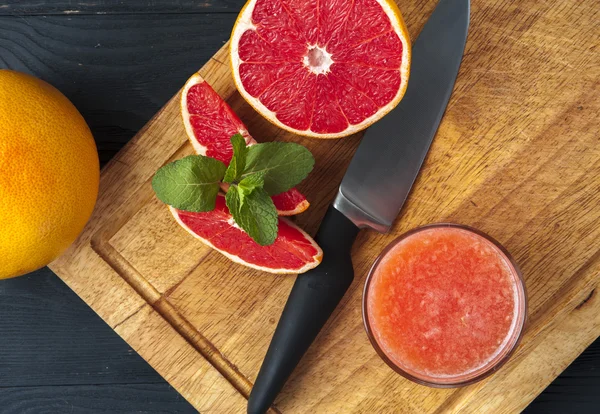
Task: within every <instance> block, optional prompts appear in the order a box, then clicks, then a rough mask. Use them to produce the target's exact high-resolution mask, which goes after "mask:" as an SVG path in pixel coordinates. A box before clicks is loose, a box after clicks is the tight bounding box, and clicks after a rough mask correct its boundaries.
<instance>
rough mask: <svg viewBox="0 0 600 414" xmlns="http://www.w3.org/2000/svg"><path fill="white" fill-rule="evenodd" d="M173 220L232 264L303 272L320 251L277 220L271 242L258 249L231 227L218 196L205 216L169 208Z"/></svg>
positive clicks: (318, 258) (300, 232)
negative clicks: (273, 238) (274, 238)
mask: <svg viewBox="0 0 600 414" xmlns="http://www.w3.org/2000/svg"><path fill="white" fill-rule="evenodd" d="M169 209H170V210H171V213H172V214H173V216H174V217H175V220H177V222H178V223H179V224H180V225H181V226H182V227H183V228H184V229H185V230H187V231H188V232H189V233H190V234H192V235H193V236H194V237H196V238H197V239H199V240H201V241H202V242H203V243H204V244H206V245H208V246H210V247H212V248H213V249H215V250H217V251H219V252H220V253H222V254H223V255H225V256H226V257H228V258H229V259H231V260H233V261H234V262H237V263H240V264H243V265H245V266H248V267H251V268H254V269H258V270H263V271H265V272H270V273H277V274H282V273H293V274H297V273H304V272H306V271H307V270H310V269H312V268H314V267H316V266H317V265H318V264H319V263H321V260H322V258H323V251H322V250H321V248H320V247H319V246H318V245H317V244H316V243H315V241H314V240H313V239H312V238H311V237H310V236H309V235H308V234H306V233H305V232H304V231H303V230H302V229H300V228H299V227H298V226H296V225H294V224H293V223H292V222H290V221H289V220H287V219H284V218H279V230H278V234H277V239H276V240H275V243H273V244H271V245H269V246H260V245H258V244H257V243H256V242H255V241H254V240H252V239H251V238H250V236H248V234H246V232H244V231H243V230H242V229H240V228H239V227H237V226H236V225H235V222H234V221H233V217H232V216H231V213H229V210H228V209H227V206H226V204H225V197H224V196H223V195H222V194H219V195H218V196H217V201H216V207H215V209H214V210H213V211H209V212H206V213H191V212H188V211H181V210H177V209H176V208H173V207H169Z"/></svg>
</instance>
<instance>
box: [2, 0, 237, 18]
mask: <svg viewBox="0 0 600 414" xmlns="http://www.w3.org/2000/svg"><path fill="white" fill-rule="evenodd" d="M244 3H245V2H244V0H203V1H197V0H153V1H147V0H127V1H122V0H93V1H77V0H52V1H44V0H37V1H23V0H4V1H3V2H2V4H0V15H20V16H23V15H26V16H35V15H45V16H47V15H69V16H81V15H88V14H99V15H106V14H109V15H114V14H163V15H164V14H175V13H186V14H191V13H206V12H210V13H236V14H237V12H238V11H239V10H240V8H241V7H242V6H243V5H244Z"/></svg>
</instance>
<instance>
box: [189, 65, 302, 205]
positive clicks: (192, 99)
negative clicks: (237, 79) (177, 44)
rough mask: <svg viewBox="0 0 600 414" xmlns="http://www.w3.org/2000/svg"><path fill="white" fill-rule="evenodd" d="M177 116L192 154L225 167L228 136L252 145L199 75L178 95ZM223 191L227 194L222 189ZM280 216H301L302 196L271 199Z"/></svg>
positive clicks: (291, 192)
mask: <svg viewBox="0 0 600 414" xmlns="http://www.w3.org/2000/svg"><path fill="white" fill-rule="evenodd" d="M181 116H182V118H183V124H184V126H185V130H186V132H187V135H188V138H189V140H190V142H191V144H192V146H193V147H194V150H195V151H196V153H198V154H201V155H206V156H207V157H212V158H216V159H218V160H219V161H221V162H223V163H225V165H228V164H229V162H231V158H232V157H233V147H232V145H231V141H230V139H231V136H232V135H235V134H241V135H242V136H243V137H244V138H245V139H246V144H247V145H252V144H256V141H255V140H254V138H252V136H250V134H249V133H248V129H246V126H245V125H244V124H243V123H242V121H241V120H240V118H238V116H237V115H236V114H235V112H233V110H232V109H231V107H230V106H229V105H227V102H225V101H224V100H223V99H221V97H220V96H219V94H218V93H216V92H215V90H214V89H213V88H212V87H211V86H210V85H209V84H208V82H206V81H205V80H204V79H203V78H202V77H201V76H200V74H198V73H196V74H194V75H193V76H192V77H191V78H190V79H189V80H188V81H187V82H186V84H185V86H184V87H183V92H182V93H181ZM223 191H227V189H226V187H223ZM272 199H273V203H274V204H275V208H277V212H278V213H279V215H281V216H291V215H294V214H299V213H302V212H303V211H304V210H306V209H307V208H308V206H309V205H310V204H309V202H308V200H307V199H306V197H304V195H303V194H302V193H301V192H300V191H298V190H296V189H295V188H292V189H291V190H288V191H286V192H285V193H281V194H278V195H276V196H273V197H272Z"/></svg>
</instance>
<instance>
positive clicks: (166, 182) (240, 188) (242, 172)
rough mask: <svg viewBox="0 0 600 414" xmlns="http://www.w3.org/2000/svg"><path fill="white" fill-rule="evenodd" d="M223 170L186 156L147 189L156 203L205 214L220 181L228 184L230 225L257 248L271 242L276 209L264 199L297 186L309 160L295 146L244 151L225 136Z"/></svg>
mask: <svg viewBox="0 0 600 414" xmlns="http://www.w3.org/2000/svg"><path fill="white" fill-rule="evenodd" d="M231 145H232V147H233V158H232V159H231V162H230V163H229V166H225V164H223V163H222V162H220V161H218V160H216V159H213V158H210V157H205V156H203V155H190V156H188V157H185V158H182V159H181V160H178V161H174V162H172V163H169V164H167V165H165V166H164V167H162V168H160V169H159V170H158V171H157V172H156V174H155V176H154V178H153V180H152V188H153V189H154V192H155V193H156V196H157V197H158V199H159V200H161V201H162V202H164V203H166V204H169V205H171V206H173V207H175V208H177V209H179V210H185V211H192V212H207V211H211V210H213V209H214V208H215V201H216V198H217V194H218V192H219V188H220V184H221V182H222V181H223V182H226V183H228V184H229V189H228V190H227V194H226V196H225V202H226V204H227V207H228V208H229V211H230V212H231V215H232V216H233V220H234V221H235V223H236V224H237V225H238V226H239V227H240V228H242V229H243V230H244V231H245V232H246V233H248V235H249V236H250V237H251V238H252V239H253V240H254V241H256V242H257V243H258V244H260V245H261V246H266V245H269V244H272V243H274V242H275V239H276V238H277V230H278V218H277V209H276V208H275V205H274V204H273V200H272V199H271V197H270V196H272V195H277V194H280V193H283V192H285V191H287V190H289V189H290V188H292V187H294V186H296V185H298V184H299V183H300V182H301V181H302V180H303V179H304V178H306V176H307V175H308V174H309V173H310V171H311V170H312V169H313V166H314V158H313V156H312V154H311V153H310V151H308V150H307V149H306V148H304V147H303V146H301V145H298V144H293V143H284V142H269V143H264V144H255V145H252V146H250V147H247V146H246V141H245V140H244V137H243V136H241V135H240V134H236V135H234V136H232V137H231Z"/></svg>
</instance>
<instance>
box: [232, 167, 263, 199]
mask: <svg viewBox="0 0 600 414" xmlns="http://www.w3.org/2000/svg"><path fill="white" fill-rule="evenodd" d="M264 185H265V175H264V174H263V173H256V174H252V175H249V176H247V177H246V178H244V179H243V180H242V181H240V182H239V183H238V185H237V187H238V188H237V189H238V192H239V193H240V203H241V204H242V205H243V204H244V198H245V197H246V196H247V195H248V194H250V193H251V192H252V191H254V190H256V189H257V188H263V186H264Z"/></svg>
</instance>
